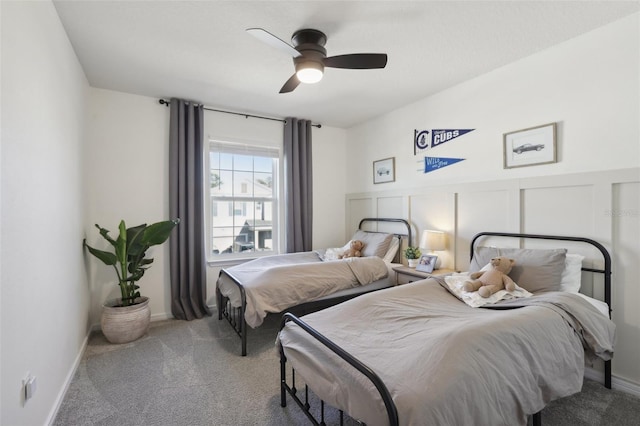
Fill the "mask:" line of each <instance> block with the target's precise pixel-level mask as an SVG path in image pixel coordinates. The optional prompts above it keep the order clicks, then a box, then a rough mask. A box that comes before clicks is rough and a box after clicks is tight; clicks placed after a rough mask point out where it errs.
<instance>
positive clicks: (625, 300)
mask: <svg viewBox="0 0 640 426" xmlns="http://www.w3.org/2000/svg"><path fill="white" fill-rule="evenodd" d="M639 19H640V14H635V15H633V16H631V17H628V18H625V19H622V20H620V21H618V22H615V23H612V24H610V25H608V26H605V27H602V28H600V29H597V30H595V31H592V32H590V33H588V34H585V35H583V36H580V37H577V38H575V39H572V40H570V41H568V42H566V43H563V44H561V45H558V46H555V47H552V48H550V49H547V50H545V51H542V52H540V53H538V54H536V55H533V56H530V57H528V58H525V59H522V60H520V61H518V62H516V63H513V64H510V65H507V66H505V67H502V68H500V69H497V70H495V71H493V72H491V73H488V74H486V75H483V76H479V77H477V78H475V79H473V80H470V81H468V82H465V83H463V84H460V85H458V86H456V87H453V88H451V89H449V90H445V91H443V92H441V93H438V94H436V95H434V96H431V97H429V98H426V99H423V100H421V101H419V102H416V103H414V104H412V105H408V106H406V107H404V108H401V109H399V110H396V111H393V112H391V113H389V114H386V115H384V116H381V117H378V118H376V119H374V120H371V121H369V122H366V123H363V124H362V125H359V126H357V127H354V128H352V129H349V130H348V131H347V140H348V144H347V158H348V161H349V167H350V169H351V170H352V173H350V176H352V178H351V179H350V180H349V181H348V186H347V190H348V192H349V193H348V194H347V197H346V204H347V207H346V208H347V212H346V213H347V219H346V221H347V222H346V223H348V224H349V223H354V222H355V221H356V220H358V219H359V218H360V217H362V216H363V215H373V216H383V215H384V216H389V215H393V216H400V217H405V218H408V219H409V220H410V221H411V223H412V224H413V226H414V227H415V229H416V231H417V232H421V231H422V230H424V229H441V230H444V231H446V232H447V233H448V234H449V242H450V246H449V250H448V252H446V253H439V254H440V255H441V256H442V257H443V267H449V268H457V269H462V270H464V269H465V268H467V267H468V255H469V253H468V242H469V239H470V238H471V237H472V236H473V235H474V234H475V233H477V232H479V231H487V230H493V231H511V232H529V233H544V234H556V235H558V234H560V235H579V236H586V237H591V238H594V239H596V240H598V241H600V242H601V243H603V244H604V245H605V246H606V247H607V248H608V249H609V250H610V251H611V254H612V258H613V264H614V266H613V268H614V269H613V270H614V272H613V273H614V276H613V294H614V296H613V319H614V321H615V322H616V324H617V341H618V344H617V347H616V350H617V352H616V355H615V357H614V360H613V371H614V374H615V375H616V376H617V378H618V382H614V383H617V385H618V386H619V387H624V386H625V385H624V384H625V383H630V384H631V387H632V388H633V389H634V390H635V391H636V392H638V393H640V391H639V389H640V370H639V369H638V367H637V358H638V356H639V355H640V345H639V343H638V342H640V334H639V333H640V316H638V314H637V309H636V307H635V304H637V301H638V300H640V293H639V290H638V285H637V276H638V274H640V269H639V265H638V259H639V258H640V201H639V199H638V191H639V186H638V184H639V182H640V169H639V167H640V143H639V142H640V122H639V121H640V120H639V118H640V96H639V94H640V85H639V77H638V76H639V75H640V67H639V61H640V46H639V42H640V40H639V37H638V34H639V33H640V25H639ZM549 122H557V123H558V162H557V163H555V164H549V165H540V166H532V167H522V168H515V169H508V170H505V169H503V164H502V158H503V147H502V145H503V142H502V134H503V133H505V132H510V131H514V130H518V129H523V128H527V127H532V126H535V125H540V124H545V123H549ZM434 128H436V129H437V128H445V129H447V128H451V129H462V128H474V129H476V130H475V131H473V132H471V133H469V134H466V135H464V136H461V137H459V138H458V139H454V140H453V141H451V142H447V143H445V144H444V145H442V146H438V147H437V148H433V149H431V150H430V152H428V154H426V155H429V156H434V157H454V158H465V159H466V160H465V161H462V162H460V163H457V164H454V165H451V166H448V167H445V168H443V169H440V170H437V171H434V172H431V173H427V174H424V173H423V172H422V171H419V169H420V164H419V161H421V160H422V159H423V158H424V156H425V154H422V155H418V156H414V155H413V130H414V129H434ZM387 157H395V159H396V168H397V169H396V181H395V182H393V183H386V184H378V185H374V184H373V183H372V161H374V160H377V159H382V158H387Z"/></svg>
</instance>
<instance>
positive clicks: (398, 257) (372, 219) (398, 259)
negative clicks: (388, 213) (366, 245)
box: [358, 217, 411, 263]
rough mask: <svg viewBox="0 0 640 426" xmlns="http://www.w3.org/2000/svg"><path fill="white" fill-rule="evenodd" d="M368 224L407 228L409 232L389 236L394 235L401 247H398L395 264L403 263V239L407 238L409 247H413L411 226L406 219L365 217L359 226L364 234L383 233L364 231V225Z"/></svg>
mask: <svg viewBox="0 0 640 426" xmlns="http://www.w3.org/2000/svg"><path fill="white" fill-rule="evenodd" d="M367 222H376V223H378V222H383V223H385V222H386V223H401V224H403V225H404V226H405V227H406V228H407V232H406V233H403V232H389V234H394V235H395V236H396V238H398V240H399V242H400V245H399V246H398V251H397V252H396V255H395V258H394V262H398V263H400V262H402V238H403V237H407V245H408V246H411V225H410V224H409V222H407V221H406V220H404V219H396V218H388V217H365V218H364V219H362V220H361V221H360V223H359V224H358V229H359V230H361V231H364V232H383V231H367V230H366V229H362V225H364V224H365V223H367Z"/></svg>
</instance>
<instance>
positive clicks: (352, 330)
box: [278, 279, 614, 425]
mask: <svg viewBox="0 0 640 426" xmlns="http://www.w3.org/2000/svg"><path fill="white" fill-rule="evenodd" d="M517 303H520V304H521V305H522V308H518V309H508V310H493V309H482V308H472V307H469V306H468V305H466V304H464V303H463V302H461V301H460V300H458V299H456V298H455V297H454V296H453V295H451V294H450V293H449V292H448V291H447V290H446V289H445V288H443V287H442V286H441V285H439V282H438V281H437V280H435V279H429V280H423V281H417V282H415V283H412V284H406V285H402V286H398V287H395V288H391V289H388V290H381V291H378V292H375V293H373V294H370V295H364V296H360V297H358V298H356V299H353V300H351V301H349V302H345V303H342V304H340V305H337V306H335V307H332V308H329V309H325V310H324V311H321V312H317V313H314V314H310V315H306V316H304V317H303V318H302V319H303V320H304V321H306V322H307V323H309V324H310V325H311V327H313V328H315V329H316V330H318V331H319V332H320V333H322V334H324V335H325V336H327V337H328V338H329V339H331V340H333V341H334V342H336V343H337V344H338V345H339V346H341V347H342V348H344V349H345V350H347V351H348V352H349V353H351V354H353V355H354V356H356V357H357V358H358V359H359V360H360V361H362V362H363V363H364V364H365V365H367V366H369V367H370V368H371V369H372V370H373V371H375V372H376V373H377V374H378V375H379V376H380V377H381V379H382V380H383V381H384V382H385V384H386V385H387V387H388V389H389V391H390V392H391V395H392V398H393V400H394V402H395V404H396V406H397V408H398V412H399V420H400V424H402V425H431V424H433V425H467V424H486V425H517V424H521V425H524V424H526V421H527V415H529V414H532V413H535V412H538V411H540V410H541V409H542V408H543V407H544V406H545V405H546V404H547V403H548V402H550V401H552V400H554V399H557V398H561V397H564V396H568V395H571V394H573V393H576V392H578V391H580V389H581V386H582V379H583V374H584V353H585V351H584V349H583V346H585V347H586V348H587V350H588V351H592V352H593V353H596V354H600V355H601V356H603V357H604V358H607V357H608V356H610V354H611V352H612V350H613V349H612V348H613V340H614V325H613V323H612V322H611V321H610V320H609V319H607V318H606V317H605V316H604V315H602V314H601V313H600V312H597V311H595V310H592V309H590V308H589V307H588V306H587V305H588V304H585V303H583V301H582V300H581V299H580V298H579V297H577V296H573V297H571V296H570V297H564V296H558V295H555V297H554V295H552V294H548V295H546V296H545V297H544V298H530V299H527V300H518V301H517ZM278 339H279V341H280V342H281V343H282V344H283V347H284V351H285V354H286V356H287V359H288V361H290V362H291V364H293V366H294V368H295V369H296V371H297V372H298V373H299V374H300V375H301V376H302V377H303V378H304V380H305V381H306V382H307V383H309V385H310V388H311V389H312V390H313V391H314V392H315V393H316V394H318V396H319V397H320V398H322V399H324V400H325V401H327V402H328V403H329V404H331V405H333V406H336V407H338V408H341V409H343V410H345V411H346V412H347V413H349V414H350V415H351V416H352V417H354V418H357V419H361V420H363V421H364V422H366V423H367V424H368V425H384V424H387V420H386V419H387V417H386V414H385V409H384V405H383V404H382V401H381V399H380V398H379V397H377V396H375V397H373V399H372V397H371V395H377V391H376V390H375V388H374V387H373V386H372V385H371V384H370V383H369V382H368V380H367V379H365V378H364V377H363V376H361V375H360V374H358V373H357V372H354V370H353V369H352V368H350V367H349V366H348V365H346V363H345V362H344V361H342V360H339V359H337V357H335V355H333V354H332V353H330V352H329V351H328V350H327V349H326V348H324V347H321V346H318V344H317V342H315V341H314V340H312V339H311V338H310V337H309V336H308V335H307V334H306V333H304V332H303V331H302V330H301V329H300V328H299V327H298V326H296V325H295V324H293V323H288V324H287V326H286V327H285V328H284V329H283V330H282V331H281V332H280V334H279V338H278Z"/></svg>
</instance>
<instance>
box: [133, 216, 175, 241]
mask: <svg viewBox="0 0 640 426" xmlns="http://www.w3.org/2000/svg"><path fill="white" fill-rule="evenodd" d="M179 223H180V219H175V220H166V221H164V222H157V223H154V224H152V225H149V226H148V227H147V229H145V230H144V236H143V237H142V241H143V244H145V245H147V246H148V247H150V246H155V245H158V244H162V243H164V242H165V241H167V239H168V238H169V235H171V231H172V230H173V228H175V227H176V225H177V224H179Z"/></svg>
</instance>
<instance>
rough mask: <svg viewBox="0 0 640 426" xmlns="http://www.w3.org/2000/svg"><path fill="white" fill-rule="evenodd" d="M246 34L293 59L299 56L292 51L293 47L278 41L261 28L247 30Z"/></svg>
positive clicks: (296, 52) (295, 51)
mask: <svg viewBox="0 0 640 426" xmlns="http://www.w3.org/2000/svg"><path fill="white" fill-rule="evenodd" d="M247 32H248V33H249V34H251V35H252V36H254V37H255V38H257V39H258V40H260V41H262V42H263V43H266V44H268V45H269V46H271V47H275V48H276V49H280V50H282V51H283V52H285V53H287V54H289V55H291V56H293V57H294V58H297V57H298V56H301V54H300V52H298V51H297V50H296V49H294V48H293V46H291V45H290V44H289V43H287V42H286V41H283V40H280V39H279V38H278V37H276V36H274V35H273V34H271V33H270V32H269V31H266V30H263V29H262V28H247Z"/></svg>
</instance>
